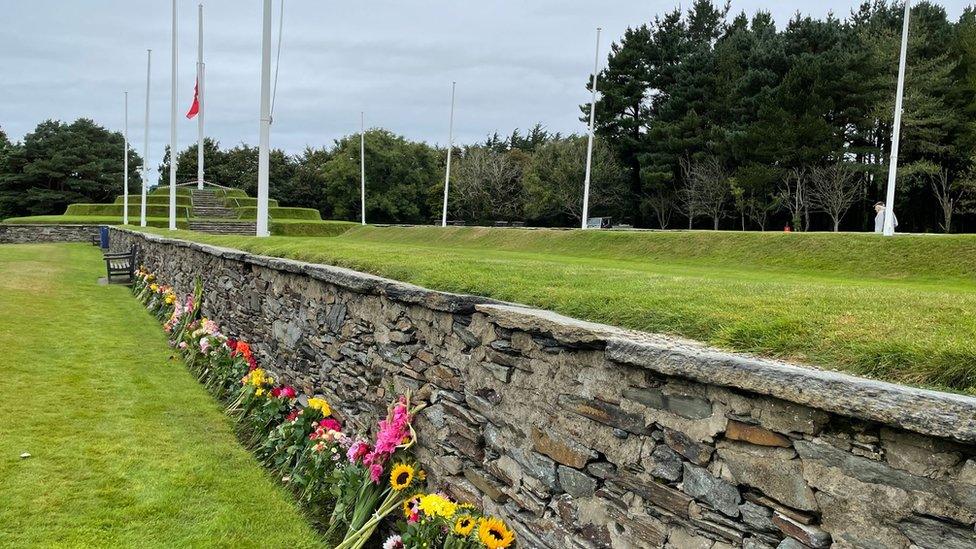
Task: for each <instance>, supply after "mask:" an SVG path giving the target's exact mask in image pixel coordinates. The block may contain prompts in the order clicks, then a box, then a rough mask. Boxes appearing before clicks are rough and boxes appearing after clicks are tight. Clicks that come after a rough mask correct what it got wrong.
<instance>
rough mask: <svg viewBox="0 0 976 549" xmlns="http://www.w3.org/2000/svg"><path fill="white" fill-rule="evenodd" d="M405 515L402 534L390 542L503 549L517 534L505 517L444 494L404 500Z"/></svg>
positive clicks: (447, 548) (449, 548)
mask: <svg viewBox="0 0 976 549" xmlns="http://www.w3.org/2000/svg"><path fill="white" fill-rule="evenodd" d="M403 514H404V520H402V521H400V522H399V523H398V530H399V531H400V534H398V535H395V536H391V537H390V538H388V539H387V542H390V541H391V540H393V541H394V542H396V541H399V542H400V543H402V544H403V546H405V547H432V548H433V547H441V548H443V549H478V548H482V547H486V548H488V549H504V548H506V547H513V546H514V544H515V533H514V532H512V530H510V529H509V528H508V526H507V525H506V524H505V523H504V522H503V521H502V520H500V519H497V518H494V517H483V516H481V515H480V514H479V513H478V511H477V509H476V508H475V507H474V506H473V505H468V504H457V503H455V502H453V501H451V500H450V499H449V498H447V497H446V496H444V495H442V494H418V495H416V496H414V497H413V498H411V499H409V500H407V502H406V503H404V506H403Z"/></svg>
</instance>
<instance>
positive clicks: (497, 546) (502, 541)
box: [478, 517, 515, 549]
mask: <svg viewBox="0 0 976 549" xmlns="http://www.w3.org/2000/svg"><path fill="white" fill-rule="evenodd" d="M478 539H479V540H480V541H481V543H483V544H484V546H485V547H487V548H488V549H502V548H504V547H508V546H510V545H511V544H512V542H514V541H515V533H514V532H512V531H511V530H509V529H508V527H507V526H505V523H504V522H502V521H501V520H499V519H497V518H495V517H490V518H483V519H481V524H480V525H479V526H478Z"/></svg>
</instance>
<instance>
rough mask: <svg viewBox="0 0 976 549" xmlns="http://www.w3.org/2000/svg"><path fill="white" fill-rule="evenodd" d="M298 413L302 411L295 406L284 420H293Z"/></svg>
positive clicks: (300, 413) (296, 417)
mask: <svg viewBox="0 0 976 549" xmlns="http://www.w3.org/2000/svg"><path fill="white" fill-rule="evenodd" d="M300 415H302V411H301V410H300V409H297V408H296V409H294V410H292V411H291V413H290V414H288V417H286V418H285V421H295V420H296V419H298V416H300Z"/></svg>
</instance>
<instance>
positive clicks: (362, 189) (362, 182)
mask: <svg viewBox="0 0 976 549" xmlns="http://www.w3.org/2000/svg"><path fill="white" fill-rule="evenodd" d="M359 217H360V219H362V224H363V225H365V224H366V113H365V112H363V111H360V112H359Z"/></svg>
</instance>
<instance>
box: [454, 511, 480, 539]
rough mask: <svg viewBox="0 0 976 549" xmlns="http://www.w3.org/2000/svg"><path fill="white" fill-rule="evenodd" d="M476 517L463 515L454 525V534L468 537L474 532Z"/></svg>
mask: <svg viewBox="0 0 976 549" xmlns="http://www.w3.org/2000/svg"><path fill="white" fill-rule="evenodd" d="M474 524H475V522H474V517H472V516H471V515H461V517H460V518H459V519H457V521H456V522H455V523H454V533H455V534H458V535H460V536H467V535H468V534H470V533H471V530H474Z"/></svg>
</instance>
